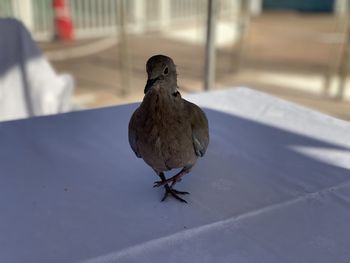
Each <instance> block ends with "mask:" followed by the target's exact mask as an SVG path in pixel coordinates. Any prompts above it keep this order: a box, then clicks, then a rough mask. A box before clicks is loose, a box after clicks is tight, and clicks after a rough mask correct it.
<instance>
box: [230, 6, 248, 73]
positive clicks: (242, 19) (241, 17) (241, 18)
mask: <svg viewBox="0 0 350 263" xmlns="http://www.w3.org/2000/svg"><path fill="white" fill-rule="evenodd" d="M250 5H251V0H241V1H240V2H239V11H238V12H239V13H238V20H237V29H238V40H237V42H235V43H234V44H233V46H232V49H233V50H232V56H231V63H230V70H231V71H232V72H233V71H239V70H240V68H241V66H242V64H243V53H244V49H245V44H246V39H247V31H248V28H249V22H250V21H249V20H250Z"/></svg>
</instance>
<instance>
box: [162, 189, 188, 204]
mask: <svg viewBox="0 0 350 263" xmlns="http://www.w3.org/2000/svg"><path fill="white" fill-rule="evenodd" d="M169 194H170V195H172V196H173V197H174V198H175V199H177V200H179V201H180V202H183V203H187V201H186V200H185V199H182V198H181V197H179V196H178V195H186V194H190V193H189V192H183V191H178V190H176V189H173V188H170V187H169V186H166V187H165V193H164V196H163V198H162V200H161V201H162V202H163V201H164V200H165V199H166V198H167V197H168V195H169Z"/></svg>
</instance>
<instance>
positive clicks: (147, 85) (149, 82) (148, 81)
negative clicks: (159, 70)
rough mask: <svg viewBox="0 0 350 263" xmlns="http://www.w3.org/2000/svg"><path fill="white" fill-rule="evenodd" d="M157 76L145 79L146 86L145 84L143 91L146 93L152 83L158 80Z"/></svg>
mask: <svg viewBox="0 0 350 263" xmlns="http://www.w3.org/2000/svg"><path fill="white" fill-rule="evenodd" d="M158 79H159V78H154V79H148V80H147V83H146V86H145V90H144V93H145V94H146V93H147V91H149V90H150V89H151V88H152V86H153V84H154V83H155V82H156V81H157V80H158Z"/></svg>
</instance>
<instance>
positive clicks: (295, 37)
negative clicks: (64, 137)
mask: <svg viewBox="0 0 350 263" xmlns="http://www.w3.org/2000/svg"><path fill="white" fill-rule="evenodd" d="M246 39H247V41H246V42H245V45H244V50H243V56H242V63H241V65H240V70H239V71H234V70H232V65H236V64H235V63H236V62H237V52H236V50H237V49H236V47H234V46H224V47H221V48H220V49H218V52H217V83H216V88H224V87H227V86H242V85H243V86H248V87H252V88H255V89H258V90H262V91H265V92H268V93H271V94H273V95H276V96H279V97H282V98H284V99H287V100H290V101H294V102H296V103H299V104H302V105H305V106H307V107H311V108H314V109H317V110H319V111H322V112H326V113H328V114H331V115H334V116H337V117H339V118H343V119H347V120H350V102H339V101H336V100H333V99H330V98H326V97H324V96H322V95H321V92H320V91H321V90H322V88H321V86H322V81H323V76H324V74H325V73H326V72H327V71H328V68H329V63H330V61H331V60H334V58H336V54H337V53H336V51H338V50H339V47H340V45H339V40H340V35H339V33H337V32H336V31H335V21H334V18H333V17H330V16H325V15H301V14H293V13H287V14H268V15H264V16H262V17H258V18H255V19H253V21H252V22H251V26H250V31H249V34H248V35H247V38H246ZM85 42H86V41H82V42H78V43H73V44H68V45H67V44H66V45H64V46H63V48H64V49H65V48H67V49H69V48H71V47H79V45H80V44H81V45H82V46H83V45H85ZM128 46H129V55H130V56H129V58H130V64H131V71H130V74H129V79H130V86H129V87H126V86H125V85H124V84H123V82H122V81H121V79H122V78H121V73H120V68H121V66H120V56H119V50H120V49H119V48H120V47H119V46H118V44H117V45H114V46H111V47H110V48H107V49H105V50H103V51H101V52H98V53H95V54H93V55H91V56H83V57H80V58H73V59H67V60H64V61H52V62H53V65H54V67H55V68H56V69H57V71H59V72H70V73H71V74H73V76H74V77H75V79H76V87H77V89H76V96H75V101H76V102H78V103H79V104H81V105H82V106H85V107H97V106H105V105H111V104H116V103H126V102H130V101H136V100H140V99H141V98H142V91H143V87H144V84H145V79H146V74H145V66H144V65H145V62H146V60H147V58H148V57H150V56H151V55H153V54H159V53H163V54H168V55H169V56H171V57H173V58H174V60H175V62H176V64H177V65H178V72H179V76H178V78H179V81H178V82H179V86H180V88H181V89H182V90H183V91H184V92H194V91H200V90H201V89H202V86H203V65H204V56H203V54H204V46H203V45H198V44H191V43H186V42H184V41H180V40H178V41H177V40H174V39H169V38H166V37H164V36H162V35H160V34H148V35H144V36H129V37H128ZM42 47H43V49H44V50H45V51H48V52H51V51H55V50H58V49H62V45H60V44H43V45H42ZM293 76H297V77H293ZM298 78H299V79H301V80H302V82H300V81H298ZM315 79H316V81H314V80H315ZM304 83H305V84H304ZM348 89H349V88H348Z"/></svg>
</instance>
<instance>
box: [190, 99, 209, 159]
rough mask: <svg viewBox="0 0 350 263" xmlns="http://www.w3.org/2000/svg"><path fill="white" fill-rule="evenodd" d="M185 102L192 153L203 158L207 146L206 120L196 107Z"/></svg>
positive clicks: (207, 129) (207, 131) (207, 130)
mask: <svg viewBox="0 0 350 263" xmlns="http://www.w3.org/2000/svg"><path fill="white" fill-rule="evenodd" d="M185 102H186V106H187V109H188V114H189V115H188V116H190V122H191V128H192V141H193V147H194V151H195V153H196V155H197V156H199V157H203V156H204V154H205V152H206V150H207V147H208V144H209V128H208V119H207V117H206V116H205V113H204V112H203V111H202V110H201V108H199V107H198V106H197V105H195V104H193V103H191V102H188V101H185Z"/></svg>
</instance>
